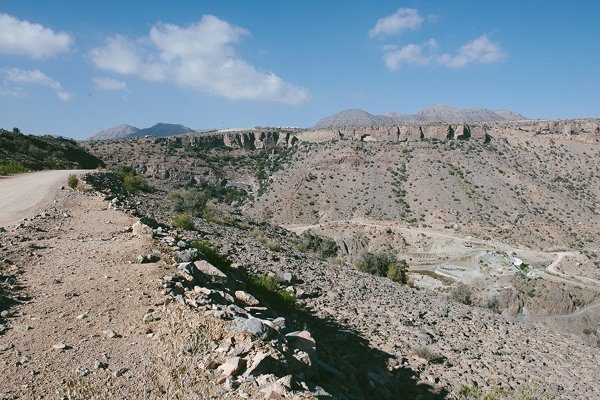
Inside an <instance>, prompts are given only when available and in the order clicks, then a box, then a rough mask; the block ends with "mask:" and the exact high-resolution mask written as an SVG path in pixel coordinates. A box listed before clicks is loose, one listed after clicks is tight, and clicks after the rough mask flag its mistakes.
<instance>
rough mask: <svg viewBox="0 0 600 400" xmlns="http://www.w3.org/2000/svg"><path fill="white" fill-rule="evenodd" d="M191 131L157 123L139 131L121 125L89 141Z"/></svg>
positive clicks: (171, 134)
mask: <svg viewBox="0 0 600 400" xmlns="http://www.w3.org/2000/svg"><path fill="white" fill-rule="evenodd" d="M192 132H194V130H193V129H191V128H188V127H187V126H184V125H181V124H166V123H164V122H159V123H158V124H156V125H153V126H151V127H150V128H144V129H140V128H137V127H135V126H132V125H127V124H121V125H117V126H115V127H113V128H110V129H106V130H104V131H100V132H98V133H96V134H95V135H94V136H92V137H90V138H89V140H119V139H129V138H133V137H139V136H173V135H181V134H184V133H192Z"/></svg>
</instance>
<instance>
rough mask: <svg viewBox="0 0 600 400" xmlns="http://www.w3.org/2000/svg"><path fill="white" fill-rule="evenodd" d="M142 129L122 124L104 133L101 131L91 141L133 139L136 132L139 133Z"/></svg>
mask: <svg viewBox="0 0 600 400" xmlns="http://www.w3.org/2000/svg"><path fill="white" fill-rule="evenodd" d="M139 130H140V128H136V127H135V126H131V125H127V124H120V125H117V126H115V127H113V128H110V129H106V130H104V131H100V132H98V133H96V134H95V135H94V136H92V137H91V138H90V139H89V140H118V139H125V138H128V137H131V136H132V135H134V134H135V133H136V132H138V131H139Z"/></svg>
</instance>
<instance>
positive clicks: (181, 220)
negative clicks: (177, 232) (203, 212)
mask: <svg viewBox="0 0 600 400" xmlns="http://www.w3.org/2000/svg"><path fill="white" fill-rule="evenodd" d="M171 225H173V226H174V227H175V228H179V229H183V230H186V231H191V230H194V229H195V228H196V225H195V224H194V220H193V219H192V217H191V216H190V214H187V213H180V214H177V215H176V216H175V217H173V221H172V222H171Z"/></svg>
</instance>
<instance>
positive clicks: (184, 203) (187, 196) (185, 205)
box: [171, 189, 208, 217]
mask: <svg viewBox="0 0 600 400" xmlns="http://www.w3.org/2000/svg"><path fill="white" fill-rule="evenodd" d="M171 201H172V202H173V210H175V211H176V212H186V213H190V214H192V215H195V216H197V217H200V216H202V215H203V214H204V211H205V209H206V203H207V202H208V197H207V196H206V194H204V193H203V192H200V191H198V190H196V189H191V190H184V191H181V192H176V193H173V194H172V195H171Z"/></svg>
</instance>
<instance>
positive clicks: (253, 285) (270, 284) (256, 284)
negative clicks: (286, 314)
mask: <svg viewBox="0 0 600 400" xmlns="http://www.w3.org/2000/svg"><path fill="white" fill-rule="evenodd" d="M244 281H245V282H246V289H247V290H248V291H249V292H250V293H252V294H254V295H256V296H258V297H262V298H263V299H265V300H266V301H267V302H268V303H269V304H271V306H273V307H274V308H276V309H279V310H282V311H296V310H298V309H299V305H298V304H297V303H296V296H295V295H294V294H293V293H291V292H288V291H287V290H284V289H282V288H281V286H280V285H279V282H277V280H276V279H275V278H273V277H271V276H268V275H264V274H260V275H254V274H246V275H245V276H244Z"/></svg>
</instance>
